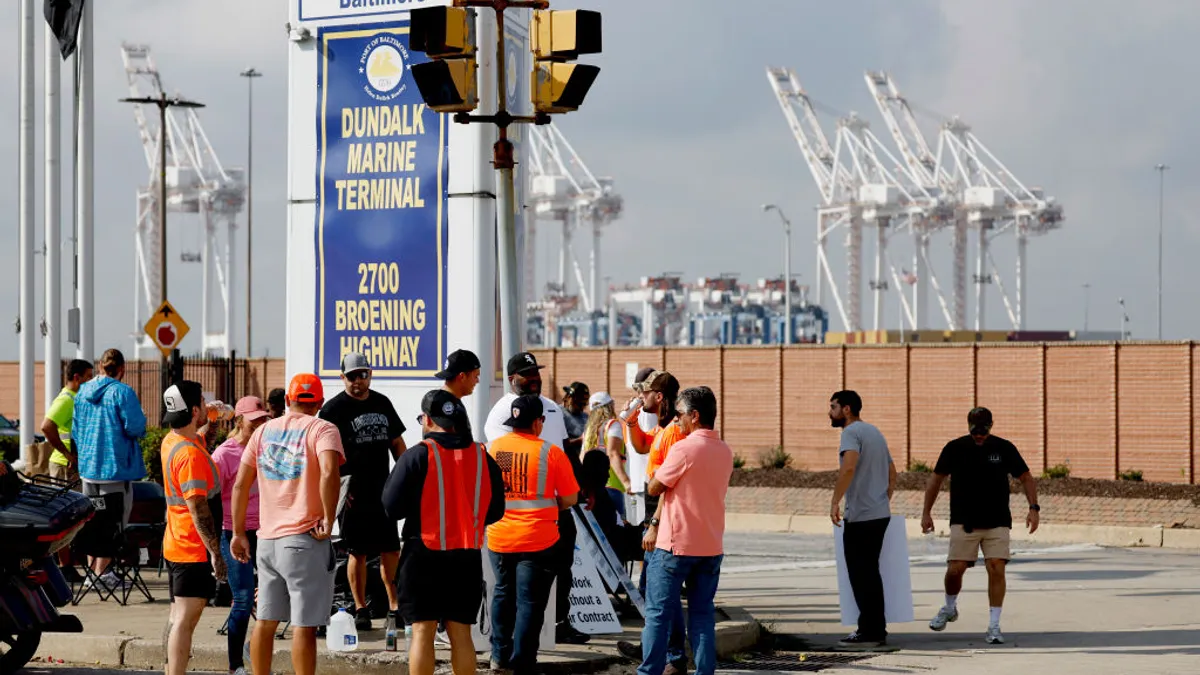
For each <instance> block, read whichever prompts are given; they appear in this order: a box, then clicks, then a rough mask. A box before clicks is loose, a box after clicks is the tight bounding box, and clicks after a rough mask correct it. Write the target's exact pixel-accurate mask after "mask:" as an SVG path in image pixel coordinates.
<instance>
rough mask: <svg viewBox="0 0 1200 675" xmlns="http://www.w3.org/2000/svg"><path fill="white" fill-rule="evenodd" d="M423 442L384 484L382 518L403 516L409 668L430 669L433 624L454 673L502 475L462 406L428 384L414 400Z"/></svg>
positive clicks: (462, 664)
mask: <svg viewBox="0 0 1200 675" xmlns="http://www.w3.org/2000/svg"><path fill="white" fill-rule="evenodd" d="M421 410H422V415H421V416H420V417H419V418H418V421H419V422H420V423H421V431H422V434H423V436H424V440H423V441H421V442H420V443H418V444H416V445H414V446H413V447H411V448H409V449H408V450H406V451H405V452H404V454H403V455H401V456H400V459H399V460H397V461H396V466H395V467H394V468H393V469H392V473H391V475H389V476H388V479H387V482H386V483H385V484H384V488H383V508H384V512H385V513H386V514H387V515H388V517H389V518H391V519H393V520H401V519H403V520H404V528H403V530H402V531H401V533H400V538H401V539H402V540H403V547H402V550H401V554H400V567H399V570H398V573H399V578H398V583H397V586H398V589H397V590H398V592H399V593H398V594H399V601H400V618H401V619H403V620H404V622H405V623H406V624H408V625H411V626H412V627H413V638H412V641H411V643H410V644H409V657H408V659H409V661H408V663H409V668H408V670H409V672H410V673H413V675H433V671H434V637H435V635H436V633H437V630H438V623H439V622H442V623H444V624H445V627H446V632H447V633H448V634H449V637H450V652H451V656H450V659H451V665H452V667H453V670H454V675H470V674H471V673H474V672H475V647H474V645H473V644H472V642H471V624H473V623H475V621H476V617H478V616H479V608H480V605H481V604H482V602H483V594H484V581H483V559H482V557H481V556H482V554H481V552H480V549H481V548H482V547H483V541H484V534H485V529H484V528H485V527H486V526H487V525H488V524H490V523H495V522H497V521H499V520H500V519H501V517H503V516H504V480H503V478H502V477H501V472H500V467H499V466H498V465H497V464H496V461H495V460H494V459H492V457H491V456H490V455H488V453H487V449H486V448H484V446H483V444H482V443H475V442H474V441H473V440H472V439H471V434H470V424H469V423H468V421H467V411H466V408H464V407H463V404H462V402H461V401H459V400H458V398H457V397H455V396H454V394H451V393H450V392H448V391H445V390H442V389H435V390H433V391H430V392H428V393H427V394H425V398H424V399H423V400H422V401H421Z"/></svg>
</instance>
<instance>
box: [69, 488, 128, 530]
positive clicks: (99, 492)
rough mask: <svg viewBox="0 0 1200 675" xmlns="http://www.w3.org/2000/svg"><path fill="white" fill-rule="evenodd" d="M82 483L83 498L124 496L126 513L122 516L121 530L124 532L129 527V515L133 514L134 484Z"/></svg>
mask: <svg viewBox="0 0 1200 675" xmlns="http://www.w3.org/2000/svg"><path fill="white" fill-rule="evenodd" d="M81 482H82V483H83V496H85V497H103V496H104V495H109V494H113V493H115V492H120V493H122V494H124V495H125V499H124V502H125V512H124V513H122V514H121V529H122V530H124V529H125V528H127V527H129V515H130V514H131V513H133V483H131V482H130V481H121V482H117V483H93V482H92V481H90V480H87V479H84V480H83V481H81Z"/></svg>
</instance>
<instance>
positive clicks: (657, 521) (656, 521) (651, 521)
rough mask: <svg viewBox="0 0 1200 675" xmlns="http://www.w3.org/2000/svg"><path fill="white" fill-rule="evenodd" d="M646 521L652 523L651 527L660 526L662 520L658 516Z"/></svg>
mask: <svg viewBox="0 0 1200 675" xmlns="http://www.w3.org/2000/svg"><path fill="white" fill-rule="evenodd" d="M646 522H647V523H649V524H650V527H658V524H659V523H660V522H662V521H660V520H659V519H658V518H651V519H650V520H647V521H646Z"/></svg>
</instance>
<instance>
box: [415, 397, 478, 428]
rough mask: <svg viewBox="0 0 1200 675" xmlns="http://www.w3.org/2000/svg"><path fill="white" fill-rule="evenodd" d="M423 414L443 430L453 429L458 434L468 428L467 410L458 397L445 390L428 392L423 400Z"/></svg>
mask: <svg viewBox="0 0 1200 675" xmlns="http://www.w3.org/2000/svg"><path fill="white" fill-rule="evenodd" d="M421 412H423V413H425V414H426V415H427V416H428V417H429V419H430V421H431V422H433V423H434V424H436V425H438V426H439V427H441V428H443V429H453V430H454V431H455V432H456V433H461V432H463V431H465V430H466V428H467V425H466V424H465V422H467V409H466V408H464V407H463V404H462V401H459V400H458V397H457V396H455V395H454V394H451V393H450V392H448V391H446V390H444V389H432V390H430V391H428V392H426V394H425V398H423V399H421Z"/></svg>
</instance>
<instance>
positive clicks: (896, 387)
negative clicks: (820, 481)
mask: <svg viewBox="0 0 1200 675" xmlns="http://www.w3.org/2000/svg"><path fill="white" fill-rule="evenodd" d="M842 353H843V354H844V358H845V360H846V365H845V369H846V376H845V388H846V389H853V390H854V391H857V392H858V394H859V396H862V399H863V409H862V416H863V419H865V420H867V421H868V422H870V423H871V424H874V425H875V426H877V427H879V430H880V431H882V432H883V435H884V436H885V437H886V438H887V440H888V449H889V450H891V452H892V457H893V459H894V460H895V461H896V462H897V466H901V467H903V466H904V465H905V462H906V461H907V457H908V455H907V446H908V443H907V439H908V423H909V420H908V382H907V377H906V372H907V368H908V363H907V360H908V349H906V348H904V347H897V346H878V347H876V346H868V347H862V348H855V349H846V350H845V351H843V352H842ZM832 393H833V392H826V394H825V401H826V402H825V404H824V405H823V406H821V409H822V410H824V411H826V412H828V409H829V398H828V397H829V394H832ZM828 423H829V422H828V415H826V424H828ZM831 449H833V450H836V449H837V444H836V441H835V443H834V445H832V446H831Z"/></svg>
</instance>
